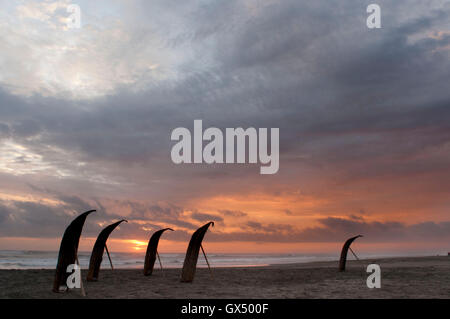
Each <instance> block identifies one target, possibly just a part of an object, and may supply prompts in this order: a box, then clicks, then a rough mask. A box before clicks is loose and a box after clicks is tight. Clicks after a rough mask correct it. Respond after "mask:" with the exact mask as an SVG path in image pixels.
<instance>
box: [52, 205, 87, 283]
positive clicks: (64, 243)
mask: <svg viewBox="0 0 450 319" xmlns="http://www.w3.org/2000/svg"><path fill="white" fill-rule="evenodd" d="M93 212H95V209H93V210H89V211H87V212H84V213H82V214H81V215H79V216H78V217H77V218H75V219H74V220H73V221H72V222H71V223H70V225H69V226H67V228H66V230H65V231H64V235H63V237H62V239H61V244H60V247H59V254H58V264H57V265H56V272H55V279H54V281H53V292H60V291H61V289H60V287H61V286H63V291H65V289H64V286H65V285H66V281H67V277H69V274H68V273H67V272H66V270H67V266H69V265H71V264H75V261H77V260H78V244H79V241H80V236H81V232H82V230H83V226H84V222H85V221H86V218H87V216H88V215H89V214H90V213H93Z"/></svg>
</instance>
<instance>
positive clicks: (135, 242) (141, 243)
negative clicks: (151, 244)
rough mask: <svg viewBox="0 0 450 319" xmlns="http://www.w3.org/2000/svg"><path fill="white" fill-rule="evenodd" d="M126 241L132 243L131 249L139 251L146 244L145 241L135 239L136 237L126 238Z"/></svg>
mask: <svg viewBox="0 0 450 319" xmlns="http://www.w3.org/2000/svg"><path fill="white" fill-rule="evenodd" d="M126 242H127V243H130V244H133V245H134V246H133V247H132V249H133V250H136V251H140V250H142V249H144V248H145V247H146V246H147V243H146V242H145V241H141V240H136V239H128V240H126Z"/></svg>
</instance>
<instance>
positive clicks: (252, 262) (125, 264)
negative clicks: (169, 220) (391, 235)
mask: <svg viewBox="0 0 450 319" xmlns="http://www.w3.org/2000/svg"><path fill="white" fill-rule="evenodd" d="M144 257H145V252H136V253H117V252H113V253H111V259H112V262H113V265H114V268H121V269H127V268H128V269H136V268H143V267H144ZM160 257H161V262H162V264H163V267H164V268H181V267H182V266H183V261H184V253H179V254H170V253H162V254H160ZM78 258H79V261H80V264H81V266H82V267H83V268H87V267H88V266H89V258H90V252H79V254H78ZM57 259H58V252H56V251H28V250H0V269H54V268H55V267H56V263H57ZM337 259H338V256H330V255H304V254H214V253H212V254H208V261H209V263H210V265H211V266H212V267H254V266H265V265H272V264H291V263H306V262H314V261H333V260H337ZM109 267H110V265H109V260H108V257H107V255H106V252H105V255H104V256H103V262H102V268H105V269H106V268H109ZM155 267H156V268H159V267H160V266H159V263H158V260H157V261H156V264H155ZM198 267H207V264H206V261H205V258H204V257H203V255H202V254H201V253H200V255H199V258H198Z"/></svg>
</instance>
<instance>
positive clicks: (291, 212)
mask: <svg viewBox="0 0 450 319" xmlns="http://www.w3.org/2000/svg"><path fill="white" fill-rule="evenodd" d="M373 2H375V1H374V0H372V1H360V0H355V1H353V0H345V1H344V0H341V1H328V0H320V1H299V0H283V1H275V0H227V1H214V0H192V1H166V0H155V1H143V0H142V1H138V0H133V1H118V0H108V1H103V0H98V1H81V0H77V1H76V2H71V1H69V0H67V1H7V0H0V7H1V10H0V249H42V250H44V249H45V250H56V249H58V246H59V240H60V236H61V235H62V233H63V232H64V228H65V227H66V226H67V225H68V224H69V223H70V221H71V220H72V219H73V218H74V217H75V216H76V215H78V214H79V213H81V212H83V211H85V210H88V209H91V208H94V209H97V213H95V214H92V215H91V216H90V217H89V218H88V219H87V222H86V226H85V229H84V232H83V237H82V241H81V243H80V247H81V249H82V250H90V249H91V247H92V243H93V240H95V237H96V235H97V234H98V232H99V231H100V230H101V228H102V226H104V225H106V224H107V223H110V222H113V221H116V220H117V219H119V218H122V217H124V218H127V219H128V220H129V223H128V224H124V225H122V226H121V227H120V229H118V230H116V231H115V232H114V233H113V234H112V236H111V244H110V245H111V246H114V247H113V249H115V250H121V251H133V250H142V249H143V248H145V245H146V241H147V240H148V238H149V236H150V235H151V233H152V231H154V230H157V229H159V228H160V227H173V228H174V229H176V231H175V232H173V233H170V234H166V235H164V238H165V240H164V241H163V242H162V246H163V247H162V250H163V251H177V252H178V251H184V250H185V248H186V245H187V240H188V239H189V236H190V233H192V231H193V230H194V229H196V228H197V227H198V226H201V225H202V224H203V223H205V222H207V221H210V220H214V221H216V227H214V228H212V230H211V232H209V233H208V235H207V237H206V239H207V242H208V243H207V247H208V249H209V250H210V251H217V252H318V253H319V252H336V250H337V249H338V247H339V246H340V245H341V242H342V241H343V240H345V239H346V238H347V237H350V236H352V235H355V234H359V233H361V234H364V235H365V237H364V238H363V239H361V240H360V243H358V245H359V246H358V247H359V249H360V251H365V252H370V253H388V252H396V253H411V252H415V253H418V252H420V253H424V252H426V253H430V254H435V253H442V252H447V251H449V250H450V246H449V244H448V243H449V240H450V217H449V213H450V196H449V193H450V165H449V164H450V90H449V83H450V58H449V57H450V19H449V16H450V2H449V1H446V0H430V1H421V0H417V1H416V0H408V2H407V5H406V4H405V3H404V2H400V1H394V0H389V1H381V0H378V1H377V2H376V3H378V4H379V5H380V7H381V18H382V28H381V29H368V28H367V26H366V19H367V16H368V14H367V13H366V7H367V5H368V4H370V3H373ZM71 3H76V4H78V5H79V6H80V8H81V28H79V29H72V28H67V20H68V16H69V15H70V13H68V12H67V7H68V5H69V4H71ZM195 119H202V120H203V125H204V127H211V126H214V127H218V128H226V127H244V128H247V127H256V128H258V127H267V128H271V127H278V128H280V170H279V172H278V173H277V174H274V175H260V174H259V166H260V165H259V164H258V165H249V164H239V165H238V164H234V165H231V164H214V165H206V164H203V165H192V164H191V165H188V164H185V165H183V164H182V165H176V164H174V163H172V161H171V159H170V151H171V147H172V146H173V144H174V142H172V141H171V140H170V134H171V131H172V130H173V129H174V128H176V127H187V128H190V129H192V127H193V121H194V120H195Z"/></svg>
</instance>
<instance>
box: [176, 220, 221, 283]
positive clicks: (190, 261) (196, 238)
mask: <svg viewBox="0 0 450 319" xmlns="http://www.w3.org/2000/svg"><path fill="white" fill-rule="evenodd" d="M210 225H212V226H213V227H214V222H209V223H207V224H205V225H203V226H202V227H200V228H199V229H197V230H196V231H195V232H194V233H193V234H192V237H191V241H190V242H189V246H188V248H187V251H186V257H185V258H184V263H183V270H182V272H181V282H192V281H193V280H194V275H195V270H196V268H197V259H198V253H199V251H200V246H201V245H202V240H203V237H205V234H206V231H207V230H208V228H209V226H210Z"/></svg>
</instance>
